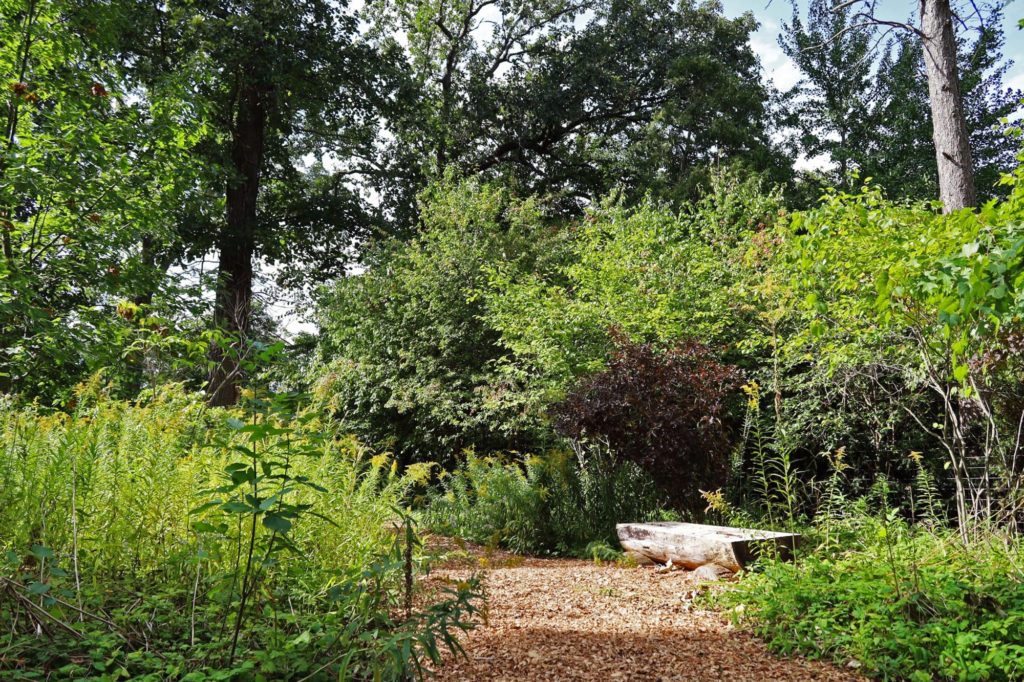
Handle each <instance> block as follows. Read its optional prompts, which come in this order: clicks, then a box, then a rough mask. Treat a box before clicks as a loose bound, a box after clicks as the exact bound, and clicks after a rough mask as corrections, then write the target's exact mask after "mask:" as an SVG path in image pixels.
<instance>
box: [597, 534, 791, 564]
mask: <svg viewBox="0 0 1024 682" xmlns="http://www.w3.org/2000/svg"><path fill="white" fill-rule="evenodd" d="M615 531H616V533H617V534H618V536H619V544H620V545H622V548H623V550H625V551H626V552H628V553H629V554H631V555H633V556H636V555H641V556H644V557H647V558H648V559H651V560H653V561H657V562H659V563H663V564H664V563H668V562H669V561H671V562H672V564H674V565H676V566H683V567H684V568H688V569H691V570H692V569H696V568H699V567H700V566H705V565H708V564H716V565H718V566H721V567H722V568H726V569H728V570H730V571H733V572H735V571H738V570H740V569H741V568H743V567H744V566H745V565H746V564H748V563H749V562H750V561H751V560H752V559H754V558H755V557H756V556H757V555H758V553H759V552H761V551H763V550H764V549H765V547H764V545H766V544H767V545H768V546H769V547H770V548H771V549H772V551H777V552H779V554H780V555H781V556H782V557H784V558H789V557H791V556H792V553H793V550H794V549H795V548H796V544H797V542H798V538H799V535H796V534H794V533H776V532H773V531H765V530H753V529H750V528H730V527H728V526H706V525H703V524H698V523H620V524H618V525H616V526H615Z"/></svg>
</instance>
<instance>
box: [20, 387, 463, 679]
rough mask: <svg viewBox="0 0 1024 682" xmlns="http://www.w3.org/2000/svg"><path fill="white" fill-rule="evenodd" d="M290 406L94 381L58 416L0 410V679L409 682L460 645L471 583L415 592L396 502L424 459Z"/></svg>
mask: <svg viewBox="0 0 1024 682" xmlns="http://www.w3.org/2000/svg"><path fill="white" fill-rule="evenodd" d="M295 407H296V403H295V401H294V400H293V399H290V398H284V399H282V398H281V397H276V398H266V399H262V400H256V399H253V400H250V402H249V404H248V406H247V408H246V409H244V410H234V411H231V412H227V411H221V410H211V409H208V408H206V407H205V406H204V405H203V403H202V401H201V400H200V399H199V398H197V397H195V396H190V395H186V394H184V393H183V392H181V391H180V390H177V389H174V388H168V389H165V390H162V391H160V392H158V393H156V394H154V395H151V396H148V397H146V398H144V399H142V400H139V401H138V402H123V401H116V400H111V399H108V398H106V397H105V396H104V395H103V392H102V391H101V390H99V389H98V388H97V387H92V388H89V389H85V390H83V391H82V392H81V393H80V395H79V397H78V404H77V407H76V409H75V412H74V413H73V414H64V413H43V412H40V411H38V410H34V409H31V408H28V409H7V410H4V411H3V412H2V414H0V528H3V533H2V534H0V632H2V634H0V671H6V672H4V679H14V680H19V679H82V680H91V679H96V680H100V679H102V680H116V679H140V680H165V679H180V680H192V681H198V680H213V679H238V680H269V679H275V680H276V679H293V680H299V679H302V680H319V679H407V678H410V677H414V678H415V677H420V676H422V675H424V674H425V670H426V667H428V666H431V665H434V664H436V663H437V662H438V661H439V660H440V656H441V654H442V652H443V651H444V650H445V649H454V650H457V649H458V643H457V641H456V640H455V638H454V637H455V633H456V632H458V631H460V630H466V629H469V628H472V627H473V625H474V624H475V622H476V620H477V618H478V616H479V609H480V598H481V589H480V586H479V583H478V581H477V580H476V579H475V578H470V579H467V580H466V581H464V582H461V583H453V584H451V585H447V586H445V587H444V588H443V589H441V590H440V591H439V592H436V593H434V594H432V595H431V596H430V597H429V598H424V599H421V598H416V599H415V600H414V599H413V591H414V590H415V589H416V588H415V585H414V581H413V576H414V574H415V573H416V572H417V571H418V569H419V564H420V561H419V558H418V556H419V549H418V540H417V538H416V534H415V532H414V528H413V522H412V519H411V518H410V517H409V516H408V515H407V514H405V513H404V512H402V511H401V507H402V504H403V501H404V499H405V498H406V496H407V493H408V491H409V490H410V489H411V488H412V487H413V486H415V485H417V484H418V483H422V482H423V480H424V479H425V477H426V475H427V473H428V472H429V467H428V466H427V465H421V466H419V467H413V468H411V469H410V470H408V471H406V472H404V473H401V474H400V473H398V471H397V469H396V467H395V466H394V464H393V462H392V461H391V460H390V459H389V458H388V457H386V456H377V457H371V456H369V455H368V454H367V453H366V452H365V451H364V450H362V449H361V448H360V447H359V446H358V444H357V443H356V442H355V441H354V440H352V439H351V438H348V437H345V436H342V435H340V434H338V433H335V432H334V431H333V430H332V429H331V427H330V425H325V424H322V423H320V422H319V420H318V419H316V418H315V417H313V416H311V415H307V414H302V413H301V411H296V409H295ZM396 528H399V529H401V532H397V531H396ZM414 605H422V606H417V607H416V608H413V607H414Z"/></svg>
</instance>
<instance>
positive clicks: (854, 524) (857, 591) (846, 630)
mask: <svg viewBox="0 0 1024 682" xmlns="http://www.w3.org/2000/svg"><path fill="white" fill-rule="evenodd" d="M845 530H846V531H847V532H846V533H845V536H844V537H843V541H842V543H837V545H835V546H832V547H830V548H828V549H827V550H823V551H820V552H818V553H814V554H811V555H809V556H805V557H803V558H801V559H800V560H799V561H797V562H796V563H784V562H773V561H766V562H763V563H762V564H761V565H760V566H759V567H758V568H757V569H756V570H755V571H754V572H753V573H751V574H749V575H747V576H746V577H745V578H744V580H742V581H741V582H740V583H739V585H738V587H737V589H736V590H735V591H734V592H731V593H726V596H725V598H726V600H727V601H728V603H730V604H731V605H732V606H734V607H736V608H737V611H734V613H736V614H737V616H738V618H739V620H740V621H741V622H743V623H746V624H747V625H749V626H751V627H752V628H753V629H754V631H755V632H757V633H758V634H759V635H761V636H762V637H764V638H765V640H766V641H767V642H768V644H769V646H771V647H772V648H773V649H774V650H776V651H778V652H780V653H784V654H787V655H789V654H794V653H800V654H803V655H805V656H809V657H812V658H826V659H832V660H834V661H836V662H838V663H840V664H842V665H847V664H850V665H855V666H860V668H861V670H862V671H863V672H866V673H868V674H870V675H872V676H878V677H880V678H884V679H909V680H918V681H920V682H925V681H930V680H1018V679H1021V676H1022V675H1024V645H1022V644H1021V642H1024V561H1022V556H1021V545H1020V541H1019V540H1007V539H1006V538H1002V537H997V536H989V537H988V538H987V540H986V541H984V542H979V543H976V544H974V545H972V546H971V547H970V548H966V547H965V546H964V545H963V544H962V543H961V542H960V541H959V539H958V538H956V537H955V536H952V535H950V534H947V533H945V532H939V533H933V532H930V531H927V530H924V529H923V528H922V527H920V526H918V527H910V526H908V525H906V523H905V522H903V521H902V520H900V519H899V517H898V516H897V515H896V514H895V513H890V514H888V515H885V514H883V515H882V516H867V515H864V514H859V515H856V516H854V517H853V518H851V519H848V521H847V522H846V524H845ZM740 606H742V609H740V608H739V607H740ZM851 661H856V663H851Z"/></svg>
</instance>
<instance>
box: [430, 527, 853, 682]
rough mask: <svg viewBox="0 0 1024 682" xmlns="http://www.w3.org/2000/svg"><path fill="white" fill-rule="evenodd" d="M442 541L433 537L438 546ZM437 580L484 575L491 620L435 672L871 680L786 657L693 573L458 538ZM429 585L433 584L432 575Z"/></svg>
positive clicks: (524, 681) (550, 677) (449, 675)
mask: <svg viewBox="0 0 1024 682" xmlns="http://www.w3.org/2000/svg"><path fill="white" fill-rule="evenodd" d="M438 541H441V539H435V544H436V543H437V542H438ZM451 542H452V541H450V540H444V541H443V543H444V544H446V545H449V546H448V547H447V548H446V549H448V550H449V551H448V557H449V558H448V559H447V560H446V561H445V562H443V563H442V564H440V565H438V566H435V568H434V570H433V571H432V572H431V574H430V576H429V577H428V581H443V580H451V579H461V578H464V577H466V576H467V575H469V574H470V573H472V572H481V573H482V574H483V576H484V583H485V586H486V590H487V597H488V617H487V622H486V624H485V625H482V626H480V627H479V628H478V629H476V630H474V631H472V632H471V633H469V635H467V636H466V637H464V638H463V645H464V647H465V649H466V654H467V658H462V657H453V658H452V659H451V660H450V661H449V662H447V663H446V664H445V665H444V666H443V667H442V668H441V669H440V670H439V671H438V673H439V674H438V677H437V679H439V680H443V681H448V682H455V681H470V680H472V681H474V682H484V681H487V680H508V681H513V680H514V681H515V682H528V681H534V680H536V681H544V682H547V681H551V682H555V681H559V682H560V681H562V680H648V681H659V680H660V681H663V682H668V681H670V680H673V681H674V680H719V679H720V680H729V682H748V681H749V682H771V681H774V680H829V681H832V680H862V679H863V678H862V677H860V676H858V675H857V674H856V673H855V671H853V670H849V669H840V668H837V667H835V666H831V665H828V664H825V663H820V662H813V661H808V660H805V659H801V658H779V657H777V656H774V655H773V654H771V653H770V652H769V651H768V650H767V648H766V647H765V645H764V644H763V643H762V642H761V641H759V640H758V639H757V638H756V637H754V636H753V635H751V634H750V633H747V632H744V631H742V630H737V629H735V628H734V627H733V626H732V625H731V624H730V622H729V618H728V617H727V616H726V615H724V614H722V613H719V612H716V611H713V610H709V608H707V607H706V606H702V605H701V603H700V600H699V599H698V597H699V596H700V595H701V593H702V592H704V591H706V590H707V589H715V588H714V587H711V586H709V585H708V584H706V583H702V582H701V581H700V580H698V579H696V578H694V577H693V576H692V575H691V574H690V573H688V572H686V571H670V572H662V571H659V570H658V569H657V568H655V567H623V566H618V565H615V564H603V565H597V564H595V563H594V562H592V561H582V560H575V559H539V558H525V557H521V556H517V555H513V554H508V553H505V552H492V551H484V550H481V549H479V548H475V547H468V546H466V545H464V544H462V543H458V544H459V547H458V548H455V549H454V550H453V551H452V546H451ZM428 584H429V582H428Z"/></svg>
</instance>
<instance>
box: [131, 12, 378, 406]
mask: <svg viewBox="0 0 1024 682" xmlns="http://www.w3.org/2000/svg"><path fill="white" fill-rule="evenodd" d="M356 27H357V19H356V17H355V15H354V14H353V13H351V12H347V11H346V7H345V4H344V3H336V2H329V1H328V0H301V1H299V2H292V1H287V2H286V1H284V0H216V1H212V2H197V1H192V0H178V1H175V2H171V3H168V4H167V5H154V6H152V7H151V10H150V12H149V15H148V17H147V18H146V20H145V21H141V22H140V23H139V25H138V26H136V27H134V33H133V37H132V41H131V42H132V43H133V46H134V48H135V51H134V57H133V58H132V60H131V61H132V62H133V67H134V73H135V75H136V77H137V78H138V79H139V81H140V82H141V83H143V84H157V87H155V96H157V97H159V93H160V91H159V87H158V84H162V83H166V82H168V81H172V82H173V81H175V80H184V81H185V83H186V84H187V86H188V87H189V88H190V90H191V91H192V92H193V93H194V94H193V98H194V101H193V102H192V103H191V104H192V105H193V106H195V107H197V108H199V109H200V110H201V111H203V112H204V115H205V118H206V120H207V121H208V124H207V130H206V134H205V135H204V137H203V140H202V142H201V144H200V145H199V147H198V148H197V155H198V158H200V159H201V160H202V162H203V163H204V164H205V165H206V166H207V167H209V168H211V169H212V170H213V172H212V174H211V177H210V179H209V180H208V181H207V182H206V183H205V184H203V185H202V186H200V187H198V188H197V192H199V193H200V194H202V195H203V196H205V197H206V198H207V202H205V203H200V204H198V205H197V207H196V208H195V209H194V210H191V211H186V212H183V213H182V215H181V219H180V220H179V221H178V228H179V229H178V234H177V239H178V244H179V247H178V248H179V252H180V253H181V254H183V255H185V256H190V257H199V256H203V255H205V254H206V253H208V252H209V251H211V250H212V251H215V252H216V253H217V259H218V267H217V276H218V279H217V284H216V295H215V302H214V314H213V321H214V326H215V327H216V328H217V329H218V330H221V331H222V332H224V333H225V339H226V340H227V341H230V343H229V344H227V345H226V344H225V343H223V342H222V343H217V344H214V346H213V350H212V371H211V374H210V380H209V385H208V393H209V396H210V402H211V403H212V404H215V405H226V404H231V403H233V402H235V401H236V400H237V398H238V392H239V387H240V385H241V381H242V369H241V366H242V364H243V363H241V359H242V358H243V357H244V356H245V355H246V354H247V353H248V352H249V349H250V347H251V346H250V344H249V343H248V338H249V337H250V335H251V333H252V331H253V330H252V311H253V280H254V276H255V271H256V266H257V262H258V260H262V261H263V262H266V263H269V264H278V265H283V266H288V265H293V264H296V263H302V264H304V265H305V266H308V267H312V268H315V271H316V272H317V273H318V274H319V275H320V276H325V275H326V276H329V275H330V274H337V273H338V272H339V264H340V263H341V262H343V261H344V260H345V259H346V258H348V257H349V255H350V251H351V248H352V243H353V239H354V237H355V236H356V235H358V234H359V233H360V232H361V231H362V230H364V229H365V228H366V227H367V226H368V224H369V223H370V221H371V218H370V217H369V216H368V215H367V214H366V212H365V211H364V210H363V209H362V205H361V202H360V200H359V197H358V193H357V191H356V189H355V188H354V187H353V186H351V185H350V184H348V183H346V182H345V176H344V174H342V173H332V172H329V171H327V170H326V169H325V168H324V166H323V165H322V164H313V165H312V166H311V165H310V162H309V160H310V159H323V158H325V157H326V156H327V155H328V154H329V153H333V154H335V155H337V156H339V157H341V158H342V159H345V158H346V155H347V154H349V153H350V152H351V151H352V150H353V149H356V148H358V146H359V145H360V144H361V143H363V142H364V141H365V139H366V135H365V134H363V133H362V132H361V130H362V127H363V122H365V121H367V120H370V119H372V117H371V116H369V115H368V114H367V112H368V111H371V110H372V109H371V106H372V103H373V102H375V101H376V99H377V98H380V97H383V96H385V94H386V93H384V92H383V91H384V90H385V89H386V87H387V85H386V83H382V82H381V81H380V80H379V79H375V77H374V74H375V73H376V72H375V71H374V69H375V68H376V64H377V60H376V59H375V58H374V53H373V52H372V51H371V50H369V49H368V48H367V47H366V46H365V45H364V44H362V43H360V42H359V41H357V39H356ZM367 125H369V124H367ZM371 127H372V126H371ZM211 200H212V201H211ZM211 204H212V205H213V206H220V207H221V208H220V210H219V211H215V210H211V208H210V206H211ZM166 247H172V245H165V248H166ZM286 274H287V275H289V276H291V277H292V279H295V278H296V277H297V276H298V271H297V270H296V269H295V268H290V269H289V268H287V267H286Z"/></svg>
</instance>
